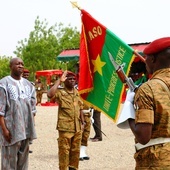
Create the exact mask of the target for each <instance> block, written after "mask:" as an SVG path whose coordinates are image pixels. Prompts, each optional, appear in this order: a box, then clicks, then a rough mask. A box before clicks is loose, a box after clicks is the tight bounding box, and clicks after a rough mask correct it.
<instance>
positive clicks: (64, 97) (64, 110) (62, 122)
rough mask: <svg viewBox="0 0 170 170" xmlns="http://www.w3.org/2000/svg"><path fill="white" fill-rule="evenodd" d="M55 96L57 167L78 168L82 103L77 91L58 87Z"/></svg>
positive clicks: (62, 168)
mask: <svg viewBox="0 0 170 170" xmlns="http://www.w3.org/2000/svg"><path fill="white" fill-rule="evenodd" d="M55 98H56V99H57V102H58V103H59V110H58V122H57V130H58V131H59V138H58V147H59V153H58V155H59V169H60V170H67V169H68V167H72V168H75V169H78V165H79V154H80V145H81V137H82V131H81V120H80V109H82V108H83V104H82V102H81V100H80V98H79V95H78V91H77V90H76V89H74V93H69V92H67V90H66V89H65V88H63V89H58V91H57V92H56V94H55Z"/></svg>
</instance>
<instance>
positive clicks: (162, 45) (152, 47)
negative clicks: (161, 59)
mask: <svg viewBox="0 0 170 170" xmlns="http://www.w3.org/2000/svg"><path fill="white" fill-rule="evenodd" d="M168 47H170V37H163V38H159V39H156V40H154V41H152V42H151V43H150V44H149V45H148V46H147V47H146V48H145V49H144V51H143V53H144V54H146V55H150V54H155V53H159V52H161V51H162V50H165V49H166V48H168Z"/></svg>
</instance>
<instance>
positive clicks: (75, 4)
mask: <svg viewBox="0 0 170 170" xmlns="http://www.w3.org/2000/svg"><path fill="white" fill-rule="evenodd" d="M70 2H71V4H72V7H73V8H77V9H79V10H80V11H81V8H80V7H79V6H78V4H77V2H76V1H74V2H72V1H70Z"/></svg>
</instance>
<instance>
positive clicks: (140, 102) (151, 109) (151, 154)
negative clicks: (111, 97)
mask: <svg viewBox="0 0 170 170" xmlns="http://www.w3.org/2000/svg"><path fill="white" fill-rule="evenodd" d="M154 79H161V80H162V81H164V82H165V83H166V85H167V86H168V87H169V88H170V69H161V70H158V71H156V72H155V73H154V74H153V76H152V78H151V80H149V81H148V82H146V83H144V84H142V86H141V87H140V88H139V89H138V90H137V92H136V95H135V99H134V102H135V109H136V118H135V122H136V123H151V124H153V128H152V136H151V139H154V138H159V137H163V138H169V137H170V98H169V96H168V94H167V92H166V90H164V88H163V87H162V85H161V84H160V83H158V82H156V81H155V80H154ZM134 158H135V160H136V169H139V170H140V169H142V170H145V169H147V170H148V169H159V170H165V169H166V170H167V169H170V163H169V162H170V143H164V144H157V145H153V146H150V147H146V148H143V149H141V150H138V151H136V153H135V155H134Z"/></svg>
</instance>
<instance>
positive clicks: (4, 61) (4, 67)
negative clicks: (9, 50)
mask: <svg viewBox="0 0 170 170" xmlns="http://www.w3.org/2000/svg"><path fill="white" fill-rule="evenodd" d="M11 58H12V57H7V56H0V63H1V64H0V79H1V78H3V77H5V76H7V75H9V74H10V68H9V61H10V59H11Z"/></svg>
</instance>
